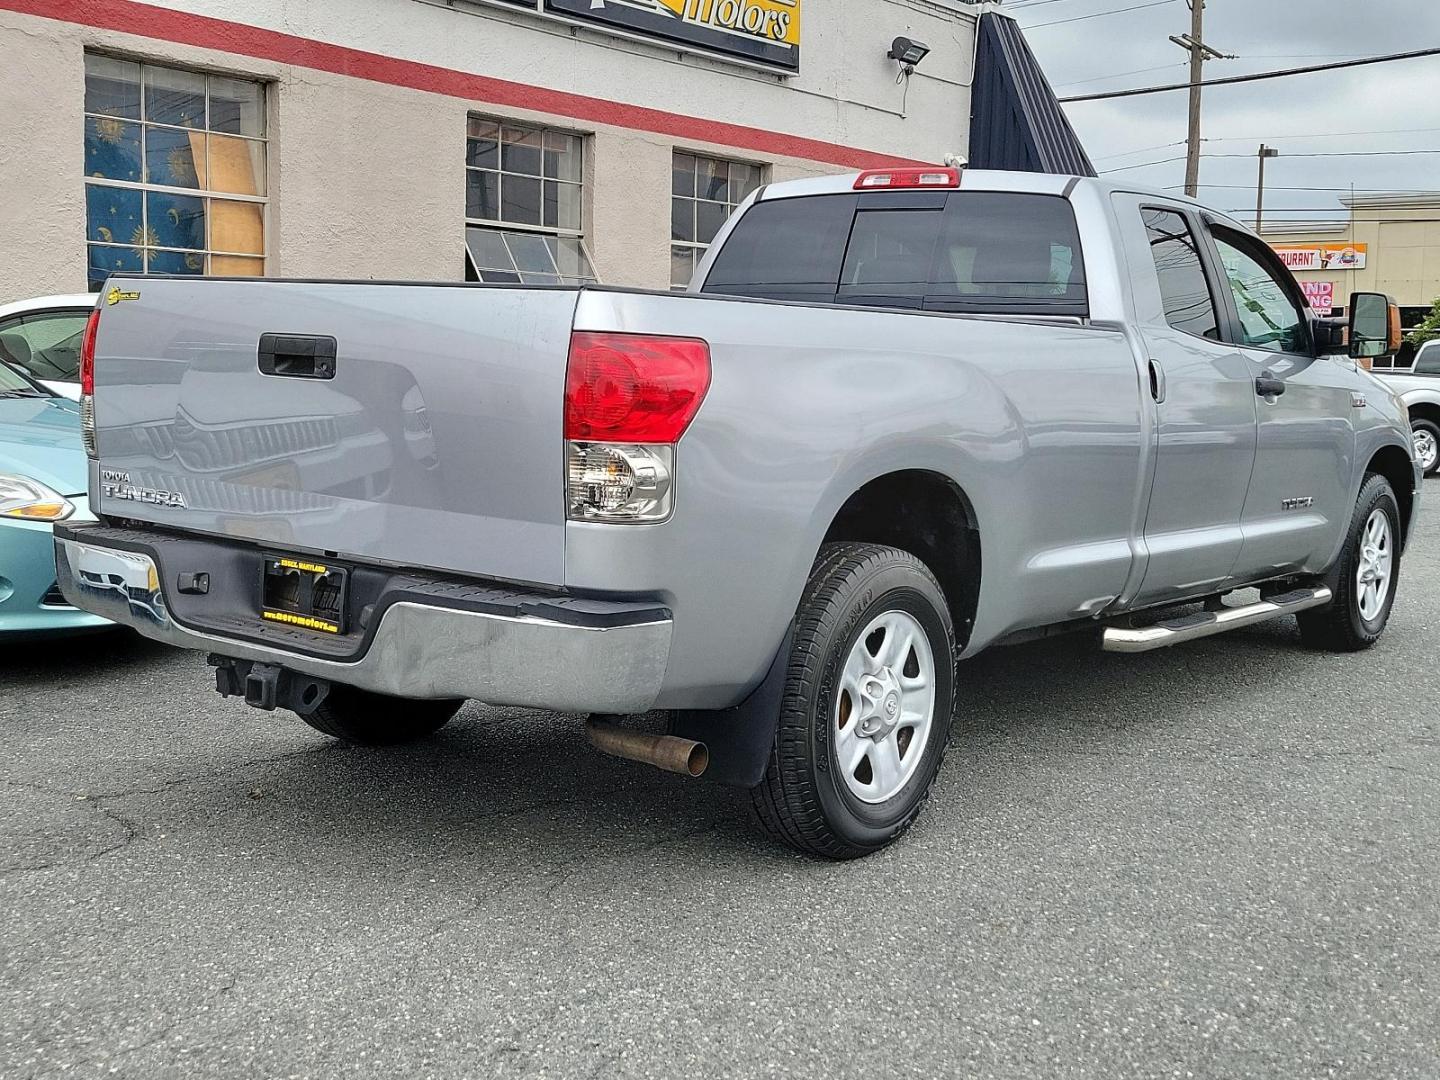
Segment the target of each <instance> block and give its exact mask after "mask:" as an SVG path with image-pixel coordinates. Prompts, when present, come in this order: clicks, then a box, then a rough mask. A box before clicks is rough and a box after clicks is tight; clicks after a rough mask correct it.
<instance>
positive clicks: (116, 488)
mask: <svg viewBox="0 0 1440 1080" xmlns="http://www.w3.org/2000/svg"><path fill="white" fill-rule="evenodd" d="M100 492H101V494H102V495H104V496H105V498H107V499H124V500H127V501H129V502H140V503H150V504H151V505H152V506H169V507H173V508H174V509H176V510H185V509H187V507H186V505H185V496H184V495H181V494H180V493H179V492H178V491H166V490H165V489H164V488H152V487H136V486H135V485H134V484H132V483H130V473H129V471H128V470H126V469H101V470H100Z"/></svg>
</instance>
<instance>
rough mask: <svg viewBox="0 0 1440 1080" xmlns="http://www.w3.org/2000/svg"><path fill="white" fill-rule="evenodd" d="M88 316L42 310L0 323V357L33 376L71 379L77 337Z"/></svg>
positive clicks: (77, 359)
mask: <svg viewBox="0 0 1440 1080" xmlns="http://www.w3.org/2000/svg"><path fill="white" fill-rule="evenodd" d="M89 317H90V311H89V309H86V310H84V311H43V312H36V313H34V314H33V315H17V316H14V317H12V318H10V319H6V320H5V321H3V322H0V360H4V361H5V362H6V363H8V364H14V365H15V366H16V367H19V368H23V369H24V370H26V371H28V372H29V373H30V375H31V377H33V378H36V379H52V380H57V381H59V382H74V381H75V380H76V379H77V378H79V371H80V339H81V338H83V337H84V336H85V323H86V321H87V320H88V319H89Z"/></svg>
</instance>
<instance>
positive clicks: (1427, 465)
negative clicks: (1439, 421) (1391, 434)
mask: <svg viewBox="0 0 1440 1080" xmlns="http://www.w3.org/2000/svg"><path fill="white" fill-rule="evenodd" d="M1410 437H1411V438H1412V439H1414V441H1415V460H1416V461H1418V462H1419V463H1420V471H1421V472H1422V473H1424V474H1425V475H1426V476H1433V475H1434V473H1435V470H1437V469H1440V425H1436V424H1435V423H1433V422H1432V421H1429V420H1412V421H1411V422H1410Z"/></svg>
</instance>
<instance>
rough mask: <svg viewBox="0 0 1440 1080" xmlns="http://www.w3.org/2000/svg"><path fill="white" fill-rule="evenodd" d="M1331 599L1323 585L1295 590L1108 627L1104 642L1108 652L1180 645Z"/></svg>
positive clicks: (1130, 651) (1147, 650)
mask: <svg viewBox="0 0 1440 1080" xmlns="http://www.w3.org/2000/svg"><path fill="white" fill-rule="evenodd" d="M1330 598H1331V594H1330V590H1329V589H1327V588H1326V587H1325V586H1323V585H1321V586H1318V587H1316V588H1313V589H1295V590H1293V591H1291V592H1287V593H1282V594H1280V595H1278V596H1272V597H1269V598H1268V599H1265V600H1261V601H1259V602H1258V603H1254V604H1246V605H1245V606H1243V607H1233V608H1222V609H1221V610H1219V611H1197V612H1195V613H1194V614H1192V615H1182V616H1180V617H1179V618H1176V619H1170V620H1168V621H1165V622H1159V623H1156V624H1155V625H1154V626H1144V627H1140V628H1139V629H1131V628H1129V627H1122V626H1107V627H1106V628H1105V634H1104V637H1103V638H1102V641H1101V644H1102V647H1103V648H1104V649H1105V651H1106V652H1121V653H1141V652H1149V651H1150V650H1151V649H1163V648H1165V646H1167V645H1178V644H1180V643H1181V642H1182V641H1193V640H1194V639H1195V638H1202V637H1209V636H1210V635H1211V634H1223V633H1225V631H1227V630H1236V629H1238V628H1240V627H1242V626H1249V625H1251V624H1252V623H1258V622H1264V621H1266V620H1267V619H1274V618H1277V617H1278V616H1281V615H1293V614H1294V613H1295V612H1297V611H1304V610H1305V609H1306V608H1313V607H1320V606H1321V605H1323V604H1328V603H1329V602H1330Z"/></svg>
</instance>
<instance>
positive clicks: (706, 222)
mask: <svg viewBox="0 0 1440 1080" xmlns="http://www.w3.org/2000/svg"><path fill="white" fill-rule="evenodd" d="M760 175H761V171H760V166H759V165H749V164H746V163H745V162H741V161H722V160H721V159H719V158H709V157H701V156H700V155H698V154H685V153H681V152H680V151H678V150H677V151H676V152H675V154H674V156H673V157H672V159H671V186H670V287H671V288H672V289H683V288H685V287H686V286H687V285H689V284H690V279H691V278H692V277H694V275H695V266H696V264H697V263H699V261H700V257H701V256H702V255H704V254H705V251H706V249H707V248H708V247H709V246H710V244H711V242H712V241H713V240H714V239H715V234H716V233H718V232H719V231H720V226H721V225H724V224H725V219H726V218H728V217H729V216H730V215H731V214H733V213H734V212H735V208H736V207H737V206H739V205H740V204H741V203H742V202H744V201H745V200H746V199H747V198H748V197H749V195H750V193H751V192H752V191H754V190H755V189H756V188H758V187H759V186H760Z"/></svg>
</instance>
